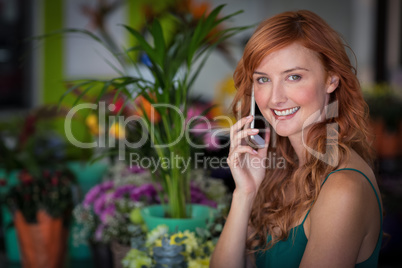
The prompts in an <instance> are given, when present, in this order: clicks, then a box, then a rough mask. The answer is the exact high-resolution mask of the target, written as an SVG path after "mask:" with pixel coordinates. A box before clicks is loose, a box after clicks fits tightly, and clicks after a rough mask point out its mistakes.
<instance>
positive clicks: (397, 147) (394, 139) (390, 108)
mask: <svg viewBox="0 0 402 268" xmlns="http://www.w3.org/2000/svg"><path fill="white" fill-rule="evenodd" d="M363 92H364V96H365V99H366V101H367V104H368V106H369V110H370V116H371V119H372V126H373V130H374V135H375V139H374V145H375V146H374V147H375V149H376V151H377V154H378V156H379V157H380V158H393V157H396V156H400V155H401V153H402V142H401V138H402V118H401V114H402V94H401V93H400V91H398V90H397V89H396V88H395V87H394V86H392V85H390V84H387V83H382V84H376V85H373V86H371V87H365V88H364V91H363Z"/></svg>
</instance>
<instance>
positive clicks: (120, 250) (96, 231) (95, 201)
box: [73, 162, 228, 267]
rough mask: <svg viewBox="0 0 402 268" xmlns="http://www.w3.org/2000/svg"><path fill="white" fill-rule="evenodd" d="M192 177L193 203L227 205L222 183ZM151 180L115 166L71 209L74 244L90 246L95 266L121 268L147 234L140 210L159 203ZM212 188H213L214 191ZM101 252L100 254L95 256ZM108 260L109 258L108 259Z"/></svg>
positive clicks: (146, 174) (142, 173)
mask: <svg viewBox="0 0 402 268" xmlns="http://www.w3.org/2000/svg"><path fill="white" fill-rule="evenodd" d="M192 177H193V180H192V184H191V185H192V186H191V201H192V203H196V204H204V205H208V206H211V207H216V206H217V204H218V203H219V204H220V205H222V206H224V205H228V199H227V198H228V192H227V189H226V187H225V186H224V184H223V183H222V182H220V183H219V182H218V181H216V180H214V179H212V178H205V179H203V175H202V172H201V171H198V172H195V173H194V172H193V176H192ZM150 180H151V174H150V172H149V171H148V170H144V169H141V168H140V167H131V168H129V167H127V166H126V165H125V164H123V163H122V162H117V163H116V164H115V165H114V166H113V168H112V170H111V173H110V175H109V177H108V178H107V179H106V180H104V181H103V182H101V183H99V184H97V185H96V186H94V187H93V188H92V189H91V190H90V191H89V192H88V193H87V194H86V196H85V198H84V200H83V201H82V203H80V204H78V205H77V206H76V207H75V208H74V211H73V215H74V218H75V220H76V222H77V223H78V225H77V227H76V228H74V229H73V237H74V242H75V243H76V244H87V243H89V244H90V245H91V249H92V251H93V254H94V257H93V259H94V263H95V266H97V267H110V266H111V264H110V263H111V262H112V259H113V263H114V267H121V260H122V259H123V258H124V256H125V255H126V253H127V252H128V251H129V250H130V249H131V248H138V247H139V244H138V241H142V240H143V238H144V236H145V233H146V232H147V230H148V228H147V227H146V226H145V225H144V221H143V219H142V217H141V215H140V209H141V208H143V207H145V206H148V205H152V204H158V203H160V200H159V196H158V195H157V192H156V189H155V187H154V185H153V184H152V183H150ZM211 188H214V189H213V191H211ZM206 192H209V193H211V194H210V195H209V194H207V193H206ZM211 211H215V210H214V209H211ZM108 248H110V249H111V251H108ZM100 250H101V251H102V254H100V255H98V254H96V253H97V252H99V251H100ZM108 252H110V253H108ZM107 256H110V257H109V259H108V258H106V257H107ZM99 260H102V261H101V262H99Z"/></svg>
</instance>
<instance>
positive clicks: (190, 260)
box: [122, 212, 224, 268]
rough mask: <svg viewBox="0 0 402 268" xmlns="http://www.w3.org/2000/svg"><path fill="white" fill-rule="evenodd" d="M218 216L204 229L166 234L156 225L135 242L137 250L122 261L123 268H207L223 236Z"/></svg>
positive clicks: (131, 251)
mask: <svg viewBox="0 0 402 268" xmlns="http://www.w3.org/2000/svg"><path fill="white" fill-rule="evenodd" d="M222 215H223V214H222V213H221V212H218V213H217V214H216V215H215V218H214V221H213V222H211V223H209V224H208V226H207V228H206V229H203V228H197V229H196V231H193V232H191V231H189V230H186V231H183V232H182V231H179V232H173V233H169V231H168V230H169V228H168V227H167V226H166V225H158V226H157V227H156V228H155V229H153V230H151V231H150V232H148V233H147V234H146V236H145V239H144V237H143V238H137V239H136V241H137V243H136V247H135V248H132V249H131V250H130V251H128V253H127V255H126V256H125V258H124V259H123V260H122V264H123V267H124V268H153V267H167V268H173V267H175V268H180V267H183V268H184V267H188V268H208V267H209V260H210V257H211V254H212V252H213V250H214V248H215V245H216V242H217V240H218V238H219V235H220V233H221V232H222V228H223V224H224V218H223V216H222Z"/></svg>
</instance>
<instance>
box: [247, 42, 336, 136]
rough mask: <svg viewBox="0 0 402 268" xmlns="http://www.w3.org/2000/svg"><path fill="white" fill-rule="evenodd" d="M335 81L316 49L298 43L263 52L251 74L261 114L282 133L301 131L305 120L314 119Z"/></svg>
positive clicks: (334, 87) (291, 134)
mask: <svg viewBox="0 0 402 268" xmlns="http://www.w3.org/2000/svg"><path fill="white" fill-rule="evenodd" d="M338 81H339V79H338V77H337V76H335V75H333V76H331V75H328V74H327V72H326V71H325V69H324V66H323V64H322V63H321V60H320V59H319V57H318V55H317V54H316V52H314V51H312V50H310V49H308V48H305V47H304V46H302V45H300V44H298V43H293V44H291V45H289V46H287V47H285V48H282V49H280V50H277V51H275V52H272V53H271V54H269V55H268V56H266V57H265V58H264V59H263V60H262V62H261V64H260V65H259V66H258V67H257V68H256V69H255V70H254V74H253V84H254V94H255V99H256V103H257V105H258V107H259V109H260V111H261V113H262V115H263V116H264V117H265V118H266V119H267V120H268V122H269V123H270V124H271V125H272V126H273V127H274V129H275V131H276V133H278V134H279V135H280V136H285V137H291V136H293V135H301V133H302V131H306V130H307V129H304V130H303V128H304V126H306V125H307V123H308V122H310V123H311V122H313V121H314V120H317V119H318V117H319V116H320V115H321V113H322V111H323V108H324V107H325V105H327V104H328V100H329V94H330V93H331V92H333V91H334V90H335V89H336V87H337V86H338ZM306 133H307V132H305V133H304V134H306Z"/></svg>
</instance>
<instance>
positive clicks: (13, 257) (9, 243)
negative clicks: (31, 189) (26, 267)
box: [0, 169, 21, 263]
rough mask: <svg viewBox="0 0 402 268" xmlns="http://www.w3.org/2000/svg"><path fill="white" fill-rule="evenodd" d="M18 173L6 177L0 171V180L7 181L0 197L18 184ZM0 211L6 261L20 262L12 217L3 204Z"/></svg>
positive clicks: (12, 172)
mask: <svg viewBox="0 0 402 268" xmlns="http://www.w3.org/2000/svg"><path fill="white" fill-rule="evenodd" d="M18 173H19V171H18V170H14V171H11V172H10V173H9V174H8V175H7V174H6V171H5V170H2V169H1V170H0V178H5V179H6V180H7V185H6V186H3V187H0V195H5V194H6V193H7V192H8V190H10V188H11V187H13V186H15V185H17V184H18ZM6 175H7V176H6ZM0 209H1V213H2V224H1V226H2V228H3V233H4V246H5V251H6V257H7V260H8V261H9V262H13V263H15V262H21V257H20V249H19V246H18V239H17V232H16V230H15V227H14V225H13V215H12V214H11V212H10V210H9V209H8V208H7V207H6V205H5V204H3V203H1V204H0Z"/></svg>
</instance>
